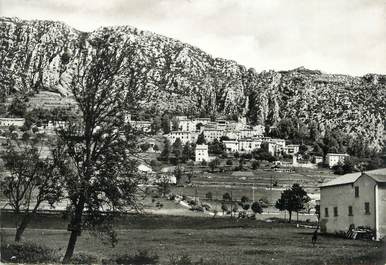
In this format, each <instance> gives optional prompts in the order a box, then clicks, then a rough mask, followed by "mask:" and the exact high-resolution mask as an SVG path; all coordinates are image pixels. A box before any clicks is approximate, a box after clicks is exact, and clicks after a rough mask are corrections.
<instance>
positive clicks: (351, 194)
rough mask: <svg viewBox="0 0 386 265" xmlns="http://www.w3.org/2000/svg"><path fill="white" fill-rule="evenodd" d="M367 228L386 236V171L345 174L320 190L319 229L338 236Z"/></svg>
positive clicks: (381, 236) (384, 169)
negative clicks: (338, 234) (356, 229)
mask: <svg viewBox="0 0 386 265" xmlns="http://www.w3.org/2000/svg"><path fill="white" fill-rule="evenodd" d="M359 226H362V227H369V228H371V229H373V230H374V231H375V234H376V239H381V238H384V237H385V235H386V168H382V169H376V170H371V171H366V172H362V173H361V172H357V173H351V174H346V175H343V176H341V177H338V178H336V179H334V180H332V181H329V182H327V183H325V184H323V185H321V187H320V229H321V232H323V233H342V232H347V231H349V228H350V227H359Z"/></svg>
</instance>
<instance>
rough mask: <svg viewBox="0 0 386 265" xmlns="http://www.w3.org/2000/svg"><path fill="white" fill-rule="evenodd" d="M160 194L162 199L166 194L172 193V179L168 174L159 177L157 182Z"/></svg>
mask: <svg viewBox="0 0 386 265" xmlns="http://www.w3.org/2000/svg"><path fill="white" fill-rule="evenodd" d="M156 184H157V189H158V192H159V193H160V194H161V196H162V197H165V196H166V194H168V193H169V192H170V185H171V183H170V177H169V175H168V174H160V175H158V176H157V180H156Z"/></svg>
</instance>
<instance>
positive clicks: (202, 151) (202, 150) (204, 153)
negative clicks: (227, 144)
mask: <svg viewBox="0 0 386 265" xmlns="http://www.w3.org/2000/svg"><path fill="white" fill-rule="evenodd" d="M195 155H196V159H195V161H196V162H202V161H206V162H209V154H208V145H206V144H198V145H196V151H195Z"/></svg>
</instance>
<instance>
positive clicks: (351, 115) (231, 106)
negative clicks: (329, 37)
mask: <svg viewBox="0 0 386 265" xmlns="http://www.w3.org/2000/svg"><path fill="white" fill-rule="evenodd" d="M0 34H1V35H0V42H1V47H0V65H1V70H0V80H1V82H0V90H1V91H2V93H3V94H5V95H6V96H11V95H13V94H15V93H22V94H28V95H33V94H34V93H37V92H39V91H52V92H56V93H58V94H60V95H61V96H62V97H70V96H71V93H70V91H69V90H68V82H69V81H70V80H71V78H72V75H73V74H74V73H73V66H74V65H75V64H76V63H77V61H78V60H77V58H79V54H80V51H81V50H82V51H84V50H86V51H88V52H89V54H92V53H93V50H94V49H95V43H96V42H98V41H103V42H108V43H109V45H111V46H114V47H115V48H117V49H118V50H119V52H120V53H121V54H124V56H125V59H126V64H127V65H128V67H127V69H129V70H128V72H127V74H126V75H124V76H123V77H122V78H123V79H125V78H127V79H130V81H131V82H123V83H125V84H130V85H128V86H126V87H124V88H123V89H127V90H128V91H129V93H130V95H131V97H132V99H133V102H135V104H137V105H138V106H140V107H142V108H154V109H156V110H170V111H174V112H185V113H190V114H198V113H200V112H201V113H202V112H204V113H207V114H217V115H238V116H247V118H248V119H249V121H250V122H252V123H266V124H270V125H274V124H275V123H276V122H278V121H279V120H280V119H282V118H289V117H297V118H300V119H301V120H303V121H304V122H305V123H306V124H308V123H309V122H311V121H315V122H316V123H317V124H319V127H320V128H321V130H322V131H323V130H325V129H326V128H329V129H335V128H339V129H340V130H342V131H344V132H346V133H349V134H352V135H362V136H364V137H365V139H367V140H368V141H369V142H370V145H371V146H373V147H377V148H379V147H380V145H381V144H382V137H383V136H382V135H383V126H384V125H383V120H384V119H385V117H386V76H385V75H375V74H368V75H365V76H363V77H351V76H346V75H332V74H324V73H322V72H320V71H312V70H308V69H305V68H302V67H301V68H297V69H294V70H291V71H281V72H275V71H263V72H261V73H257V72H255V71H254V70H253V69H246V68H245V67H244V66H242V65H239V64H237V63H236V62H234V61H230V60H225V59H220V58H213V57H211V56H210V55H208V54H207V53H205V52H203V51H202V50H200V49H198V48H195V47H193V46H190V45H188V44H185V43H182V42H180V41H177V40H174V39H171V38H167V37H164V36H161V35H157V34H154V33H151V32H147V31H141V30H139V29H136V28H132V27H128V26H122V27H113V28H99V29H97V30H95V31H93V32H80V31H77V30H75V29H73V28H71V27H69V26H67V25H65V24H63V23H60V22H52V21H23V20H18V19H10V18H1V19H0Z"/></svg>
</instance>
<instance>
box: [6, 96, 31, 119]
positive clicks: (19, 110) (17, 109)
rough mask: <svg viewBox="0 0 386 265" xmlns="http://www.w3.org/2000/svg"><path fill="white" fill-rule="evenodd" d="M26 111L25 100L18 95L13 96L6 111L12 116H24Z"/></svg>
mask: <svg viewBox="0 0 386 265" xmlns="http://www.w3.org/2000/svg"><path fill="white" fill-rule="evenodd" d="M26 111H27V104H26V103H25V101H24V100H23V99H21V98H19V97H15V98H14V99H13V100H12V102H11V105H9V107H8V112H9V114H10V115H12V116H16V117H24V115H25V113H26Z"/></svg>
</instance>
